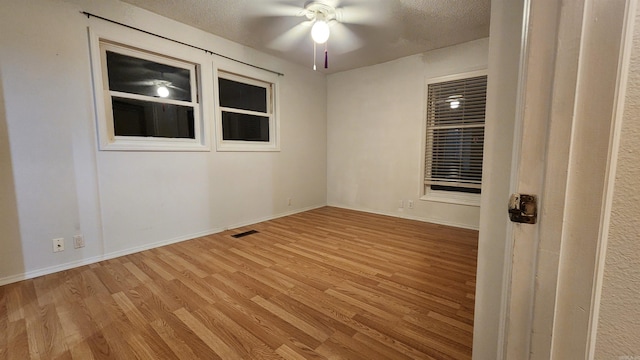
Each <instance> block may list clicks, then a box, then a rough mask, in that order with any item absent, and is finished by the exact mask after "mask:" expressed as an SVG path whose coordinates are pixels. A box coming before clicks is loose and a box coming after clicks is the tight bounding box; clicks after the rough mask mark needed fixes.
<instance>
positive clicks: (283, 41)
mask: <svg viewBox="0 0 640 360" xmlns="http://www.w3.org/2000/svg"><path fill="white" fill-rule="evenodd" d="M305 37H309V41H311V21H303V22H301V23H299V24H298V25H296V26H294V27H292V28H291V29H289V30H287V31H285V32H284V33H282V34H281V35H279V36H278V37H276V38H275V39H273V40H272V41H271V42H269V43H268V45H267V46H268V47H269V48H272V49H274V50H278V51H287V50H289V49H291V48H293V47H295V46H296V45H298V44H299V43H300V42H302V41H304V39H305Z"/></svg>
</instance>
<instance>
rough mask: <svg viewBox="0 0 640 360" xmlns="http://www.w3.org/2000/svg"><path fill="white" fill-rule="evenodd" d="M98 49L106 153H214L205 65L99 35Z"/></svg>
mask: <svg viewBox="0 0 640 360" xmlns="http://www.w3.org/2000/svg"><path fill="white" fill-rule="evenodd" d="M92 46H93V48H92V55H93V59H99V60H100V61H99V62H94V63H92V65H93V67H94V85H95V90H96V100H97V110H98V111H97V112H98V132H99V140H100V149H101V150H160V151H172V150H173V151H203V150H208V148H207V147H206V141H205V136H204V120H203V115H202V113H203V108H202V104H201V103H200V98H201V96H200V88H199V73H200V69H201V65H200V64H199V63H197V62H192V61H187V60H182V59H178V58H176V57H172V56H169V55H159V54H158V53H156V52H151V51H148V50H144V49H140V48H136V47H133V46H131V45H128V44H126V45H125V44H124V43H120V42H116V41H113V40H111V39H108V40H107V39H105V38H102V37H100V36H98V35H96V34H93V35H92ZM165 48H167V49H170V48H171V47H170V46H165ZM101 95H102V96H101ZM100 97H102V100H103V101H102V102H100Z"/></svg>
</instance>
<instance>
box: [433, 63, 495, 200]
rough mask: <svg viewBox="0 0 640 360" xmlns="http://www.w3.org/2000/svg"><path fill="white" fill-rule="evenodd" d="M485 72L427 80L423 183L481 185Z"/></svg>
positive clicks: (456, 186)
mask: <svg viewBox="0 0 640 360" xmlns="http://www.w3.org/2000/svg"><path fill="white" fill-rule="evenodd" d="M486 94H487V76H486V75H484V76H477V77H471V78H466V79H459V80H452V81H446V82H440V83H433V84H429V86H428V94H427V96H428V98H427V101H428V105H427V146H426V156H425V159H426V164H425V185H427V186H434V185H436V186H443V187H447V188H449V187H451V188H461V189H480V185H481V182H482V152H483V144H484V122H485V105H486Z"/></svg>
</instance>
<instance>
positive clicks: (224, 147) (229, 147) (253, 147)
mask: <svg viewBox="0 0 640 360" xmlns="http://www.w3.org/2000/svg"><path fill="white" fill-rule="evenodd" d="M216 150H217V151H280V146H278V145H277V144H274V143H267V142H263V143H259V142H250V141H221V142H218V144H217V146H216Z"/></svg>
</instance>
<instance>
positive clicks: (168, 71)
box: [107, 51, 191, 101]
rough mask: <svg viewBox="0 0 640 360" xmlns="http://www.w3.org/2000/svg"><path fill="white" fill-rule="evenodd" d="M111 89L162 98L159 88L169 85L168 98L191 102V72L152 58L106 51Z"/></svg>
mask: <svg viewBox="0 0 640 360" xmlns="http://www.w3.org/2000/svg"><path fill="white" fill-rule="evenodd" d="M107 71H108V73H109V90H112V91H120V92H126V93H130V94H138V95H146V96H153V97H158V98H159V97H160V95H158V88H159V87H162V86H164V87H166V88H167V90H168V91H169V95H168V96H166V97H165V98H167V99H173V100H182V101H191V78H190V75H191V74H190V71H189V70H188V69H183V68H179V67H175V66H170V65H165V64H161V63H157V62H153V61H150V60H145V59H139V58H136V57H132V56H127V55H123V54H119V53H115V52H112V51H107Z"/></svg>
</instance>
